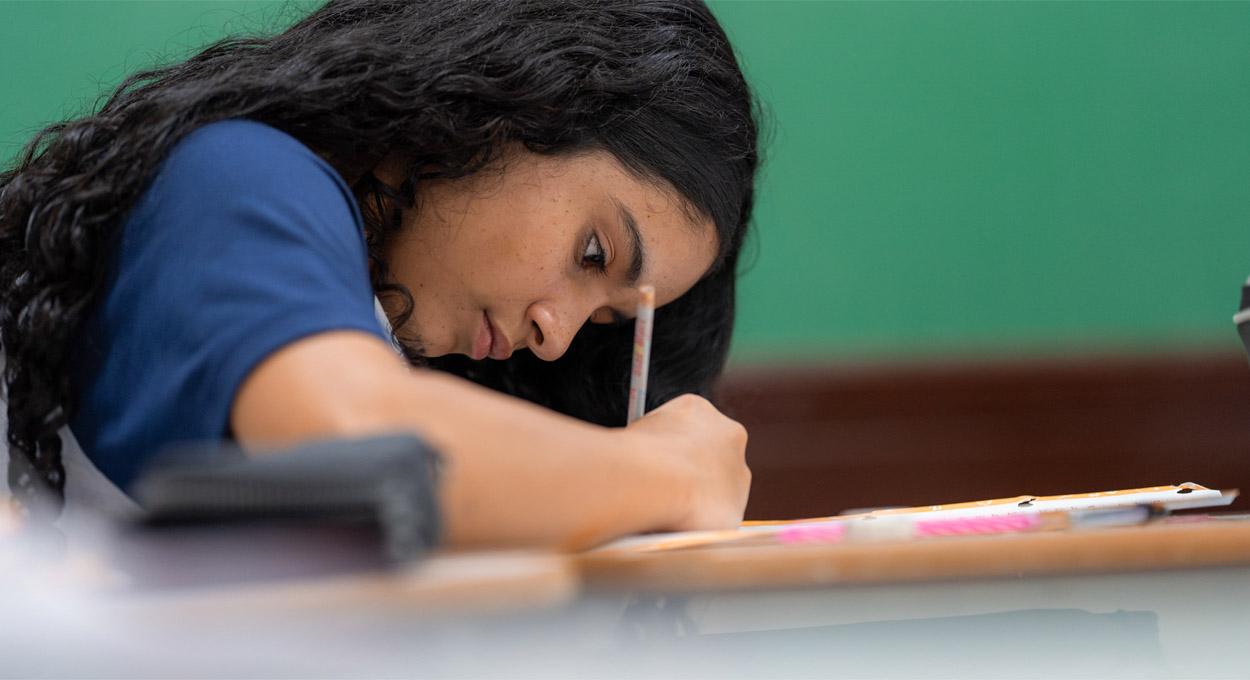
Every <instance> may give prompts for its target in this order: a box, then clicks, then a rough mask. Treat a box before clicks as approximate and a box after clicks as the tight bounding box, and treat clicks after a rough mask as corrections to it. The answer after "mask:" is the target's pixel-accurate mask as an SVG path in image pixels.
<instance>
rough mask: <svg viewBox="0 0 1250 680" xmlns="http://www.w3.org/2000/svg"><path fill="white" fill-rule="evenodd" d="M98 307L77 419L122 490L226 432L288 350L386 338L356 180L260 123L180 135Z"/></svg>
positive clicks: (85, 336) (88, 336) (74, 364)
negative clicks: (175, 451)
mask: <svg viewBox="0 0 1250 680" xmlns="http://www.w3.org/2000/svg"><path fill="white" fill-rule="evenodd" d="M95 305H96V306H95V307H94V309H93V311H92V312H91V313H90V315H89V317H88V319H87V322H86V323H85V325H84V328H83V331H82V333H81V336H80V339H81V342H80V343H78V345H76V350H77V351H76V355H75V356H74V357H73V358H72V360H71V375H72V377H73V379H74V382H75V387H76V389H77V392H78V402H77V408H76V411H75V413H74V415H73V419H72V420H71V427H72V429H73V430H74V433H75V435H76V436H77V437H78V439H79V441H80V442H81V443H82V446H83V449H84V451H85V452H86V453H87V455H88V456H89V457H91V458H92V460H93V462H95V464H96V466H97V467H99V468H100V470H101V471H102V472H103V473H104V474H105V475H106V476H108V477H109V479H111V480H112V481H113V482H114V483H115V484H117V485H118V486H121V487H123V488H125V487H126V486H127V485H128V484H129V483H130V482H131V481H132V480H133V478H134V476H135V473H136V472H137V471H138V470H139V468H140V467H141V466H142V464H143V462H144V461H146V460H147V459H148V458H149V457H151V456H153V455H155V454H157V453H159V452H160V451H161V450H162V449H163V448H165V447H166V446H168V445H169V444H171V443H174V442H185V441H200V440H213V439H221V438H225V437H228V436H229V434H230V433H229V413H230V407H231V404H232V402H233V400H234V396H235V393H236V391H237V390H238V388H239V385H240V383H241V382H242V381H243V379H244V378H245V377H246V376H247V374H248V373H249V372H250V371H251V370H252V369H253V368H254V367H255V366H256V365H257V364H258V363H260V362H261V361H262V360H263V359H264V358H265V357H267V356H268V355H270V354H271V353H273V352H274V351H275V350H278V349H280V348H282V347H283V346H285V345H287V344H289V343H291V342H294V341H296V340H298V339H300V338H303V337H306V336H309V335H313V334H317V333H322V332H326V331H332V330H357V331H362V332H365V333H370V334H373V335H376V336H378V337H379V338H383V339H387V335H386V333H385V331H383V329H382V328H381V326H380V324H379V322H378V320H377V318H376V317H375V315H374V298H373V291H372V287H371V285H370V279H369V269H368V257H367V250H366V246H365V240H364V235H363V229H362V226H361V218H360V213H359V210H358V208H357V206H356V203H355V200H354V199H353V197H352V195H351V192H350V191H349V190H348V188H347V185H346V184H345V183H344V182H343V180H342V178H341V177H339V175H338V174H337V173H336V172H335V171H334V170H333V169H332V168H331V167H330V166H329V165H328V164H326V163H325V162H324V161H323V160H321V159H320V158H318V157H317V156H316V155H315V154H314V153H312V151H311V150H309V149H308V148H307V147H305V146H303V145H302V144H301V143H300V142H299V141H297V140H295V139H294V138H292V137H290V136H288V135H286V134H285V133H283V132H280V131H278V130H276V129H273V128H270V127H268V126H265V125H262V124H260V123H256V122H252V121H226V122H222V123H216V124H213V125H210V126H207V127H205V128H202V129H200V130H197V131H196V132H194V133H192V134H191V135H189V136H188V137H187V138H186V139H184V140H183V141H182V142H181V143H179V144H178V145H177V146H176V147H175V148H174V150H173V151H172V152H171V153H170V155H169V156H168V158H167V159H166V160H165V162H164V163H163V164H162V166H161V168H160V169H159V170H158V172H157V173H156V174H155V176H154V178H153V180H152V182H151V184H150V185H149V187H148V188H147V189H146V191H145V192H144V194H143V196H142V197H141V198H140V200H139V202H138V203H136V205H135V207H134V209H133V210H132V212H131V214H130V216H129V218H128V219H127V221H126V223H125V225H124V227H123V228H122V230H121V232H120V240H119V241H118V242H117V244H116V252H115V254H114V260H113V263H112V267H111V270H110V273H109V276H108V279H107V280H106V282H105V285H104V287H103V289H102V291H101V294H100V297H99V298H98V299H97V300H96V302H95Z"/></svg>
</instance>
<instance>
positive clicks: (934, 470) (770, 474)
mask: <svg viewBox="0 0 1250 680" xmlns="http://www.w3.org/2000/svg"><path fill="white" fill-rule="evenodd" d="M718 396H719V399H718V400H719V402H720V403H721V404H722V406H723V407H724V408H725V410H726V412H728V413H729V414H730V415H732V416H734V417H735V418H738V419H739V420H741V421H742V422H743V423H744V424H745V425H746V426H747V428H748V430H749V432H750V435H751V440H750V444H749V445H748V448H747V457H748V461H749V463H750V465H751V470H752V472H753V473H754V482H753V485H752V492H751V502H750V504H749V505H748V508H747V518H748V519H783V518H790V517H811V516H819V515H829V514H834V513H837V512H838V511H841V510H845V509H848V508H860V507H871V506H882V505H906V506H911V505H924V504H929V503H943V502H955V501H965V500H974V499H978V498H995V497H1001V496H1013V495H1018V494H1022V493H1035V494H1058V493H1066V492H1079V491H1094V490H1099V489H1118V488H1130V487H1139V486H1150V485H1154V484H1171V483H1178V482H1189V481H1192V482H1198V483H1200V484H1206V485H1208V486H1213V487H1220V488H1230V487H1239V488H1242V489H1245V490H1246V492H1247V496H1250V367H1247V364H1246V359H1245V357H1244V356H1243V355H1201V356H1194V355H1165V356H1149V357H1132V358H1082V359H1063V360H1058V359H1052V360H1045V361H1041V360H1038V361H1016V362H984V363H978V362H969V363H958V364H909V365H887V366H787V367H783V368H775V369H770V368H766V367H757V368H753V369H750V370H739V371H737V372H734V373H731V374H730V375H728V376H726V378H725V380H724V381H723V382H722V385H721V387H720V390H719V393H718ZM1233 507H1234V508H1235V509H1242V510H1247V509H1250V498H1242V499H1239V500H1238V502H1237V503H1236V504H1234V506H1233Z"/></svg>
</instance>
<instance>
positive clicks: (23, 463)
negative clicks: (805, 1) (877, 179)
mask: <svg viewBox="0 0 1250 680" xmlns="http://www.w3.org/2000/svg"><path fill="white" fill-rule="evenodd" d="M756 131H757V127H756V121H755V115H754V107H753V101H752V97H751V95H750V91H749V89H748V87H747V85H746V83H745V81H744V79H743V76H742V74H741V72H740V70H739V68H738V65H737V63H736V61H735V58H734V54H733V51H732V48H731V46H730V44H729V42H728V41H727V39H726V37H725V35H724V33H723V32H722V30H721V29H720V27H719V26H718V25H717V23H716V21H715V19H714V18H713V16H712V15H711V13H710V12H709V11H708V9H707V8H706V7H705V6H703V5H702V3H701V2H699V1H698V0H665V1H656V2H651V1H613V0H604V1H597V2H587V1H585V0H570V1H567V2H566V1H560V0H549V1H526V0H501V1H499V2H490V1H486V0H479V1H477V2H462V1H461V0H446V1H430V2H416V1H409V0H332V1H331V2H330V3H329V4H327V5H325V6H324V7H322V8H321V9H319V10H317V11H315V12H314V13H313V14H312V15H310V16H309V17H307V18H306V19H304V20H302V21H300V22H299V23H297V24H296V25H294V26H293V27H292V28H290V29H289V30H287V31H285V32H284V33H282V34H280V35H277V36H273V37H261V38H239V39H230V40H225V41H222V42H219V43H217V44H215V45H213V46H210V47H209V48H207V49H205V50H204V51H203V52H201V53H199V54H197V55H195V56H193V57H191V58H190V59H188V60H187V61H185V62H183V63H179V64H175V65H172V66H168V67H164V68H160V69H156V70H152V71H146V72H142V73H138V74H136V75H134V76H132V77H130V78H129V79H127V80H126V81H125V82H123V83H122V84H121V85H120V86H119V87H118V89H117V90H116V92H115V93H114V94H113V96H112V97H111V98H110V99H109V100H108V102H107V103H106V104H105V105H104V106H103V107H102V108H101V109H100V111H99V112H98V113H95V114H94V115H89V116H86V117H83V118H79V119H76V120H71V121H69V122H66V123H62V124H59V125H54V126H52V127H49V128H47V129H45V130H44V131H42V132H41V133H39V135H38V136H37V137H36V138H35V139H34V141H32V142H31V143H30V144H29V145H28V146H27V148H26V150H25V151H24V153H23V154H22V155H21V157H20V158H19V159H18V162H17V164H16V166H15V167H13V168H11V169H9V170H7V171H5V172H4V174H3V175H0V190H2V192H3V193H2V195H0V292H2V293H3V298H2V302H0V342H3V352H4V355H5V359H6V362H7V363H6V366H5V370H4V387H5V390H6V391H7V415H8V428H7V429H8V445H9V449H10V451H9V454H10V463H9V483H10V487H11V490H12V493H13V495H14V497H15V499H16V500H17V501H18V502H19V503H21V504H22V505H23V507H25V508H26V511H27V512H35V513H44V514H55V513H56V512H58V511H59V510H60V504H61V502H62V499H63V498H65V497H66V491H67V488H69V489H70V490H72V489H73V487H74V485H75V483H76V481H75V476H76V475H78V476H83V475H88V474H96V475H97V476H98V474H99V473H103V476H104V477H106V478H107V479H108V480H109V482H108V483H109V484H111V485H114V486H116V487H118V488H121V489H125V488H126V487H127V485H128V484H129V483H130V482H131V481H132V480H133V478H134V475H135V473H136V471H137V470H138V469H140V467H141V466H142V464H143V463H144V462H145V461H146V460H148V459H149V457H150V456H152V455H154V454H156V453H157V452H159V451H160V450H161V449H162V448H164V447H165V446H167V445H169V444H170V443H173V442H180V441H187V440H206V439H207V440H212V439H223V438H233V439H235V440H237V441H238V442H240V443H241V444H242V445H244V446H245V447H247V448H248V449H250V450H256V451H263V450H265V449H267V448H273V447H276V446H281V445H288V444H294V443H298V442H301V441H306V440H312V439H321V438H330V437H348V436H360V435H366V434H370V433H382V432H393V431H397V430H399V431H412V432H415V433H417V434H418V435H420V436H422V437H424V438H425V439H426V440H427V441H428V442H429V443H430V444H431V445H432V446H433V447H434V448H435V449H436V450H438V451H439V452H440V453H441V455H442V457H443V459H444V471H443V475H442V478H441V480H440V488H439V492H438V495H439V502H440V505H441V508H442V515H443V524H444V536H445V537H446V539H447V540H448V541H449V542H451V543H453V544H475V543H514V544H516V543H523V544H556V545H563V546H584V545H589V544H593V543H595V542H598V541H601V540H604V539H606V538H610V537H613V536H616V535H620V534H624V533H630V532H638V531H649V530H680V529H706V528H723V527H732V526H734V525H736V523H737V522H738V521H739V520H740V519H741V516H742V511H743V508H744V506H745V502H746V497H747V491H748V487H749V480H750V473H749V471H748V470H747V468H746V465H745V460H744V450H745V445H746V433H745V431H744V430H743V428H742V427H741V426H740V425H738V424H737V423H735V422H733V421H732V420H730V419H728V418H726V417H725V416H724V415H722V414H721V413H719V412H718V411H717V410H716V409H715V408H714V407H713V406H712V405H711V404H710V403H708V402H707V401H706V400H705V399H704V398H703V397H701V396H698V395H706V394H707V392H708V390H709V388H710V385H711V383H712V381H713V380H714V379H715V378H716V377H717V375H718V374H719V372H720V371H721V369H722V367H723V365H724V361H725V357H726V353H727V350H728V345H729V339H730V334H731V331H732V327H733V309H734V280H735V273H736V272H735V268H736V261H737V256H738V251H739V248H740V245H741V243H742V241H743V236H744V233H745V231H746V229H747V224H748V221H749V218H750V213H751V205H752V198H753V183H754V174H755V169H756V163H757V146H756V144H757V142H756V134H757V132H756ZM640 284H652V285H654V287H655V290H656V303H657V305H659V309H657V311H656V316H655V335H654V340H653V347H652V369H651V377H650V386H649V390H650V399H649V401H650V404H651V408H652V409H653V410H651V411H650V412H649V413H648V414H647V415H646V416H645V417H643V418H641V419H640V420H638V421H637V422H636V423H634V424H632V425H630V426H629V427H619V426H620V425H623V424H624V421H625V406H626V399H625V394H626V389H627V384H628V370H629V359H630V352H631V349H632V343H631V333H632V326H631V324H630V323H629V319H630V317H631V316H632V315H633V313H634V312H633V310H634V305H635V303H636V300H637V286H639V285H640ZM375 296H376V300H377V301H380V302H375ZM377 308H380V310H381V311H384V317H385V321H386V322H389V324H388V323H384V322H380V320H379V316H381V315H379V316H375V309H377ZM387 325H389V326H390V327H391V328H393V335H392V330H391V329H388V328H387V327H386V326H387ZM392 341H394V343H395V345H398V346H399V348H400V350H401V352H400V353H402V355H403V359H401V358H400V356H399V354H397V352H396V351H395V345H393V344H392ZM71 433H72V434H71ZM79 444H80V445H81V449H82V451H83V452H85V454H86V458H87V459H89V460H90V464H89V465H87V464H83V465H77V464H75V465H70V466H69V469H68V470H67V460H70V459H71V458H72V457H73V456H74V455H76V453H75V451H76V449H74V447H75V446H76V445H79ZM71 462H72V461H71ZM80 468H82V469H85V470H88V472H82V473H80V472H79V469H80ZM97 469H98V471H99V473H96V472H95V470H97ZM68 495H69V497H70V498H69V501H70V502H71V503H73V502H74V495H75V494H73V493H70V494H68Z"/></svg>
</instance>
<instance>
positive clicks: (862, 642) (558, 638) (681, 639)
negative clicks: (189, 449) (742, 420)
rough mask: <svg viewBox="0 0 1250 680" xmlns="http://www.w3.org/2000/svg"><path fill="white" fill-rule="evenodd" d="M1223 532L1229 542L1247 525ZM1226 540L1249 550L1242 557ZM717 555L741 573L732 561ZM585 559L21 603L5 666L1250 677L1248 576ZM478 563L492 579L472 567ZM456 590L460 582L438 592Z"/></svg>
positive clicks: (571, 674)
mask: <svg viewBox="0 0 1250 680" xmlns="http://www.w3.org/2000/svg"><path fill="white" fill-rule="evenodd" d="M1195 526H1196V525H1195ZM1221 526H1222V527H1224V528H1220V529H1219V531H1228V532H1232V533H1228V534H1227V535H1228V536H1233V535H1234V533H1235V532H1239V531H1241V530H1242V527H1244V526H1246V525H1245V524H1244V523H1234V524H1226V525H1221ZM1229 527H1231V528H1229ZM1159 528H1162V527H1159ZM1100 531H1106V530H1100ZM1183 531H1184V532H1185V533H1187V534H1189V535H1192V536H1197V535H1198V533H1197V532H1195V531H1193V530H1192V529H1185V530H1183ZM1089 535H1094V534H1093V533H1091V534H1089ZM1160 535H1162V536H1165V537H1170V538H1171V539H1175V538H1176V535H1174V534H1160ZM1000 538H1001V537H1000ZM1208 538H1209V536H1208ZM949 540H950V539H934V542H931V543H929V544H928V545H930V546H937V545H938V543H937V541H949ZM1165 542H1169V543H1174V544H1177V543H1176V542H1175V541H1174V540H1170V541H1165ZM944 545H954V544H950V543H945V544H944ZM1178 545H1179V544H1178ZM1229 545H1231V546H1232V548H1230V549H1234V550H1235V549H1237V545H1236V541H1230V542H1229ZM747 547H748V548H750V546H747ZM1191 547H1192V546H1191ZM945 549H946V548H942V550H945ZM955 552H959V553H962V552H966V551H962V550H961V551H955ZM814 555H815V554H814V553H811V554H808V555H807V556H806V557H807V558H811V557H813V556H814ZM718 559H719V560H721V561H722V562H723V563H725V564H731V563H732V562H733V559H731V557H730V551H725V550H721V551H720V556H719V557H718ZM821 559H823V560H826V561H828V560H829V559H833V558H829V557H828V556H827V555H826V556H825V557H822V558H821ZM497 560H502V561H503V562H496V561H497ZM491 563H496V564H505V563H510V564H511V565H512V568H511V569H493V568H491V567H489V566H486V565H490V564H491ZM1056 564H1058V563H1056ZM474 565H476V566H474ZM571 565H572V562H571V561H570V560H569V558H568V556H559V555H534V554H530V555H523V554H517V553H505V554H474V555H453V554H443V555H436V556H434V557H433V558H431V559H430V560H428V561H426V562H423V563H420V564H418V565H416V566H414V567H413V568H412V569H410V570H407V571H403V572H398V573H393V574H381V575H379V574H373V575H361V576H355V577H335V578H326V579H318V580H310V581H306V582H300V583H290V584H287V585H285V586H283V587H281V588H260V589H257V588H253V587H247V588H240V589H237V590H232V591H231V590H225V591H223V590H218V591H204V592H188V593H182V594H177V595H172V596H168V597H166V596H162V597H161V598H156V599H148V600H143V601H139V600H134V599H128V598H124V597H123V598H104V599H99V598H97V599H92V600H79V601H71V600H70V599H69V598H67V597H65V596H63V594H61V593H58V594H57V597H53V598H51V599H50V600H44V601H42V602H38V603H35V604H37V606H27V607H20V606H19V607H16V608H14V607H13V606H12V604H13V603H12V602H11V601H10V602H8V603H6V605H7V606H6V611H7V612H8V614H7V616H6V620H5V623H4V626H3V628H4V629H3V630H0V646H2V647H3V649H0V652H3V655H2V656H0V658H2V659H4V661H2V662H0V670H2V671H3V675H7V676H16V675H42V676H49V675H62V676H64V675H88V674H89V675H92V676H101V675H111V676H126V677H168V676H188V675H194V676H213V677H293V676H296V677H343V676H351V677H396V676H403V677H448V676H452V677H557V678H565V677H567V678H585V677H629V678H633V677H743V678H757V677H767V678H788V677H812V676H826V677H827V676H843V677H1011V678H1021V677H1025V678H1028V677H1056V676H1063V677H1132V678H1143V677H1198V678H1210V677H1246V676H1247V675H1248V674H1250V672H1248V670H1247V666H1246V658H1247V656H1248V654H1247V652H1246V647H1247V642H1246V641H1247V640H1250V626H1247V624H1246V622H1245V618H1244V613H1245V612H1247V611H1250V560H1244V561H1240V562H1239V561H1238V559H1231V558H1230V560H1229V561H1228V562H1226V563H1225V564H1224V565H1223V566H1201V567H1185V568H1181V567H1179V566H1176V565H1172V566H1170V567H1167V568H1162V569H1155V570H1152V571H1143V570H1141V569H1140V567H1136V568H1133V569H1129V568H1115V569H1103V570H1102V571H1098V572H1091V571H1089V567H1083V566H1081V565H1071V566H1070V568H1051V569H1049V570H1048V571H1042V570H1029V569H1024V570H1022V571H1021V572H1020V573H1011V574H1001V573H1000V574H997V575H986V574H965V575H963V576H961V577H960V578H945V577H944V578H936V577H929V578H922V579H919V580H917V579H916V578H914V577H913V578H890V579H885V580H880V581H875V582H874V581H872V580H870V579H866V578H859V579H857V580H843V581H840V582H831V581H830V580H828V579H825V580H824V582H819V581H816V580H810V581H806V582H780V581H776V582H773V583H767V584H757V585H753V586H750V587H748V585H749V584H747V583H745V582H737V583H734V582H733V581H730V580H724V574H725V573H732V572H731V571H725V572H724V573H722V574H720V575H718V574H716V573H713V572H710V571H708V572H704V573H703V576H702V577H701V578H700V579H699V580H697V581H691V582H689V585H688V586H685V587H683V586H681V585H680V584H678V583H676V582H675V581H674V582H664V581H663V580H662V579H660V576H658V575H656V572H651V574H652V575H651V576H647V577H646V578H644V579H643V580H638V581H634V582H628V581H626V580H623V579H619V578H618V579H617V580H616V581H605V580H603V579H601V578H600V577H599V576H596V575H595V573H596V572H594V571H593V570H591V571H587V572H586V574H585V578H586V581H585V583H584V584H583V587H581V588H579V587H578V582H577V575H576V572H575V571H574V570H572V569H571V568H569V567H570V566H571ZM467 567H473V568H467ZM474 569H476V570H477V574H478V578H476V579H474V578H473V577H472V576H473V574H471V573H466V572H473V571H474ZM726 569H728V568H726ZM492 573H493V574H494V577H506V578H494V577H492V576H491V574H492ZM599 573H600V574H602V572H599ZM739 573H741V572H739ZM826 573H831V572H826ZM696 575H697V574H696ZM618 576H620V574H619V573H618ZM492 581H493V582H494V585H492ZM440 584H442V585H450V586H452V587H451V589H450V590H445V591H443V592H441V593H440V592H438V591H440V590H441V588H439V587H438V586H439V585H440ZM492 588H495V590H492ZM492 592H493V593H495V595H492ZM639 592H641V593H642V594H641V595H639ZM461 598H463V599H461ZM28 599H29V598H28ZM463 603H468V605H466V606H464V607H461V606H459V605H460V604H463ZM28 604H31V603H30V602H28ZM490 605H494V606H490ZM623 614H625V616H623ZM71 649H72V650H73V651H74V653H73V654H67V653H66V650H71ZM23 660H26V661H27V663H26V664H25V665H22V664H21V663H20V662H22V661H23ZM75 671H76V672H75Z"/></svg>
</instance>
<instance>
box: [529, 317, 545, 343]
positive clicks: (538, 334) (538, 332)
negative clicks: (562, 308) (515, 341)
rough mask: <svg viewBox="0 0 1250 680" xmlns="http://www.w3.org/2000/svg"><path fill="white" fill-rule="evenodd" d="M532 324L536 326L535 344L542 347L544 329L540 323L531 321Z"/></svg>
mask: <svg viewBox="0 0 1250 680" xmlns="http://www.w3.org/2000/svg"><path fill="white" fill-rule="evenodd" d="M530 323H532V324H534V342H536V343H538V344H540V345H541V344H543V329H542V327H541V326H539V325H538V322H537V321H531V322H530Z"/></svg>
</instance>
